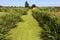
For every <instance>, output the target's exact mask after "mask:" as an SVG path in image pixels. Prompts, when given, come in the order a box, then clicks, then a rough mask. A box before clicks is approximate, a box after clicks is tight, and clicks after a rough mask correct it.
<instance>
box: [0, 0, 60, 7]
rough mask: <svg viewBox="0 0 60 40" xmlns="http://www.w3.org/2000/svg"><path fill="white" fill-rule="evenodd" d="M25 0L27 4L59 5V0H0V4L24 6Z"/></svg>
mask: <svg viewBox="0 0 60 40" xmlns="http://www.w3.org/2000/svg"><path fill="white" fill-rule="evenodd" d="M25 1H28V3H29V5H30V6H31V5H32V4H36V6H60V0H0V5H2V6H24V5H25Z"/></svg>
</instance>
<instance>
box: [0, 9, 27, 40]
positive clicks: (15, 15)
mask: <svg viewBox="0 0 60 40" xmlns="http://www.w3.org/2000/svg"><path fill="white" fill-rule="evenodd" d="M22 12H23V11H21V10H20V9H12V11H10V12H9V13H10V14H6V15H2V16H0V40H7V39H6V38H5V37H6V36H7V34H8V32H9V31H10V30H11V29H12V28H15V27H16V24H17V23H18V22H22V21H23V20H22V19H21V15H22ZM24 13H25V12H24ZM26 13H27V12H26ZM8 40H9V39H8Z"/></svg>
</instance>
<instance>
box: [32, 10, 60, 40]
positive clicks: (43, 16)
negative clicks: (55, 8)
mask: <svg viewBox="0 0 60 40" xmlns="http://www.w3.org/2000/svg"><path fill="white" fill-rule="evenodd" d="M32 15H33V17H34V18H35V19H36V20H37V21H38V23H39V25H40V26H41V27H42V28H43V31H42V35H41V36H42V38H43V40H60V24H59V21H60V19H59V18H56V17H55V16H54V15H50V14H49V13H45V12H40V11H33V14H32ZM57 21H58V22H57Z"/></svg>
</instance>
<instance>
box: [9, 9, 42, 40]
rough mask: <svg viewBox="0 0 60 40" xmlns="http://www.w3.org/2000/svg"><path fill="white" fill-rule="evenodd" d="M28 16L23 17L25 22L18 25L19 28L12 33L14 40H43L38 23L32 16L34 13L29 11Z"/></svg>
mask: <svg viewBox="0 0 60 40" xmlns="http://www.w3.org/2000/svg"><path fill="white" fill-rule="evenodd" d="M27 13H28V14H27V15H24V16H22V19H23V20H24V22H20V23H18V26H17V27H16V28H14V29H12V30H11V31H10V33H11V37H12V40H41V39H40V36H39V34H40V32H41V31H42V29H41V28H40V27H39V25H38V23H37V21H36V20H35V19H34V18H33V16H32V11H31V10H29V11H28V12H27Z"/></svg>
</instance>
